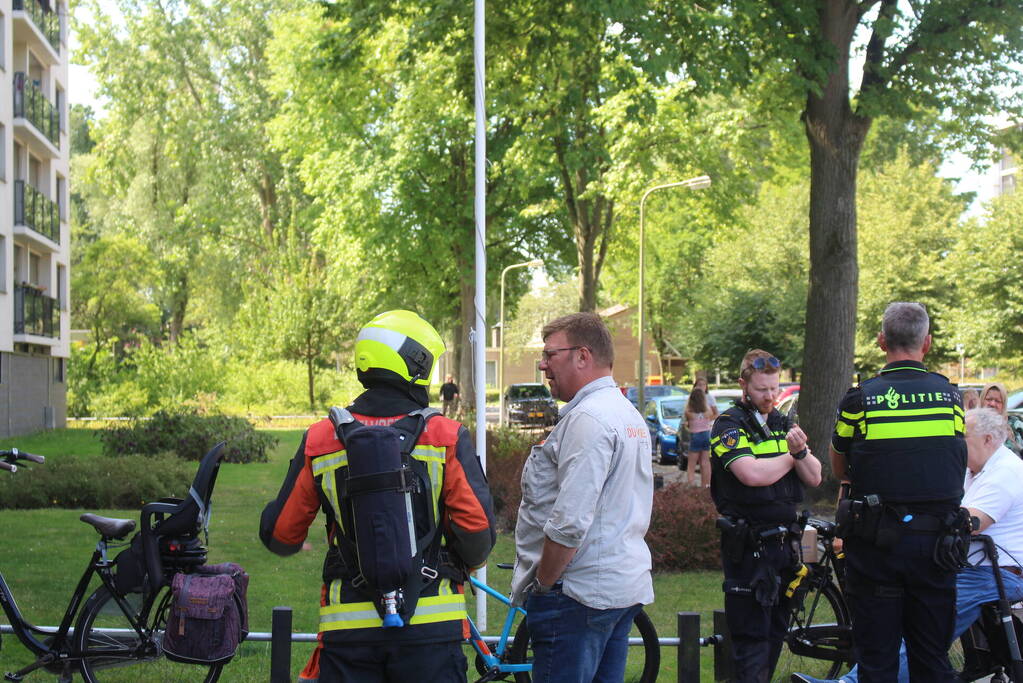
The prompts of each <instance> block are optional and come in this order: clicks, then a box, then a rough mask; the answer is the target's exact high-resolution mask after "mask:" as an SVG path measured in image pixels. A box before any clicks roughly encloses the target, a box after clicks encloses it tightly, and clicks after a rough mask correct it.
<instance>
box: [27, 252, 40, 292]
mask: <svg viewBox="0 0 1023 683" xmlns="http://www.w3.org/2000/svg"><path fill="white" fill-rule="evenodd" d="M42 262H43V259H42V258H41V257H40V256H39V254H37V253H35V252H33V251H31V250H29V252H28V283H29V284H30V285H36V286H38V285H39V271H40V267H39V266H40V264H42Z"/></svg>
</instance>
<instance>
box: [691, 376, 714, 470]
mask: <svg viewBox="0 0 1023 683" xmlns="http://www.w3.org/2000/svg"><path fill="white" fill-rule="evenodd" d="M717 416H718V408H717V405H715V404H714V400H713V399H712V398H711V396H710V394H709V393H708V392H707V380H705V379H703V378H702V377H701V378H699V379H697V380H696V383H695V384H694V385H693V391H692V393H690V394H689V401H688V402H687V403H686V414H685V418H684V419H685V421H686V429H688V430H689V458H688V462H687V463H686V480H687V481H688V483H689V485H690V486H696V465H697V463H699V465H700V483H701V484H703V486H704V487H708V486H710V427H711V425H713V424H714V419H715V418H717Z"/></svg>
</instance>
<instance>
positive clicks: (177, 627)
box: [163, 563, 248, 664]
mask: <svg viewBox="0 0 1023 683" xmlns="http://www.w3.org/2000/svg"><path fill="white" fill-rule="evenodd" d="M197 570H198V571H197V572H196V573H194V574H175V575H174V580H173V582H172V584H171V591H172V597H171V609H170V615H169V616H168V618H167V630H166V631H165V632H164V636H163V652H164V655H166V657H167V658H168V659H171V660H173V661H176V662H183V663H187V664H218V663H223V662H227V661H228V660H230V659H231V657H233V656H234V654H235V652H236V651H237V650H238V645H239V643H241V641H242V640H244V639H245V636H246V635H248V632H247V623H246V622H247V614H246V612H247V609H246V607H245V589H246V588H247V585H248V575H247V574H245V572H244V571H243V570H242V569H241V567H239V566H238V565H236V564H233V563H225V564H224V565H214V566H212V567H198V568H197ZM218 570H219V571H221V572H223V573H217V572H218Z"/></svg>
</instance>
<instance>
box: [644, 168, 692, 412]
mask: <svg viewBox="0 0 1023 683" xmlns="http://www.w3.org/2000/svg"><path fill="white" fill-rule="evenodd" d="M670 187H686V188H689V189H690V190H702V189H704V188H706V187H710V176H707V175H701V176H696V177H695V178H689V179H688V180H680V181H679V182H677V183H667V184H665V185H656V186H654V187H651V188H650V189H649V190H647V191H646V192H644V193H643V198H642V199H640V200H639V386H638V387H637V391H638V399H639V411H640V412H641V413H642V412H643V409H644V398H645V393H646V392H645V391H644V388H645V386H646V367H645V366H646V352H645V350H644V341H645V339H644V320H643V309H644V307H645V304H646V300H645V298H644V297H645V293H646V292H645V290H644V288H643V280H644V276H645V274H646V249H645V246H646V245H645V240H644V232H645V231H644V225H645V222H646V213H645V205H646V198H647V197H649V196H650V194H651V193H653V192H656V191H657V190H666V189H668V188H670Z"/></svg>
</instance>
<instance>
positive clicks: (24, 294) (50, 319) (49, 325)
mask: <svg viewBox="0 0 1023 683" xmlns="http://www.w3.org/2000/svg"><path fill="white" fill-rule="evenodd" d="M14 334H34V335H36V336H38V337H59V336H60V305H59V304H58V302H57V300H56V299H54V298H52V297H49V296H45V295H44V294H43V293H42V292H40V291H39V290H38V289H36V288H35V287H30V286H27V285H15V286H14Z"/></svg>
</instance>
